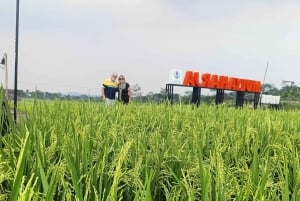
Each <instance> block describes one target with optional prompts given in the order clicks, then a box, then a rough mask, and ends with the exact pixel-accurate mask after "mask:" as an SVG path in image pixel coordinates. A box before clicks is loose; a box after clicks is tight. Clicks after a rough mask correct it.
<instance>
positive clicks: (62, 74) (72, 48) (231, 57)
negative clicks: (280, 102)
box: [0, 0, 300, 95]
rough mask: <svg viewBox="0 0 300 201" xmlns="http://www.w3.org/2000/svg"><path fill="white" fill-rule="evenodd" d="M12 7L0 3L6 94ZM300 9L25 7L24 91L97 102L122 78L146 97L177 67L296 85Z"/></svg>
mask: <svg viewBox="0 0 300 201" xmlns="http://www.w3.org/2000/svg"><path fill="white" fill-rule="evenodd" d="M15 7H16V2H15V1H14V0H0V10H1V11H0V57H1V58H2V55H3V53H4V52H7V54H8V68H9V88H13V87H14V59H15V57H14V55H15V53H14V51H15V12H16V11H15V10H16V8H15ZM299 10H300V1H296V0H295V1H288V0H285V1H281V0H251V1H250V0H249V1H246V0H226V1H224V0H219V1H213V0H211V1H208V0H206V1H204V0H42V1H41V0H20V26H19V29H20V31H19V69H18V80H19V82H18V88H20V89H23V90H26V89H29V90H30V91H33V90H35V89H39V90H42V91H50V92H62V93H67V92H79V93H85V94H88V93H90V94H92V95H99V94H100V87H101V85H102V82H103V80H104V79H105V78H107V77H109V76H110V75H111V73H113V72H117V73H119V74H124V75H125V77H126V78H127V81H128V82H129V83H130V84H131V85H134V84H139V85H140V86H141V88H142V91H143V94H147V93H148V92H149V91H152V92H159V91H160V90H161V88H164V87H165V84H166V83H167V82H168V79H169V70H170V69H173V68H175V69H182V70H184V71H185V70H192V71H197V72H200V73H205V72H209V73H214V74H219V75H227V76H232V77H241V78H247V79H253V80H261V81H263V77H264V73H265V69H266V64H267V62H269V68H268V73H267V76H266V80H265V82H266V83H273V84H275V85H276V86H277V87H279V88H280V87H281V85H280V83H281V81H282V80H291V81H294V82H295V83H296V84H298V85H300V80H299V74H300V68H299V67H300V37H299V36H300V12H299ZM1 58H0V59H1ZM0 70H1V69H0ZM1 75H4V72H3V73H1ZM1 80H2V82H4V76H1Z"/></svg>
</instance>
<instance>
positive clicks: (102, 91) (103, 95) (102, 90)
mask: <svg viewBox="0 0 300 201" xmlns="http://www.w3.org/2000/svg"><path fill="white" fill-rule="evenodd" d="M101 94H102V99H103V100H105V99H106V97H105V92H104V87H102V89H101Z"/></svg>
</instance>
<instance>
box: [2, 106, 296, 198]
mask: <svg viewBox="0 0 300 201" xmlns="http://www.w3.org/2000/svg"><path fill="white" fill-rule="evenodd" d="M22 107H23V110H24V111H26V113H27V116H26V118H24V119H20V120H19V123H18V124H17V125H16V127H15V126H13V127H12V130H11V133H10V134H8V135H6V136H4V137H2V138H1V141H2V142H3V146H2V147H0V158H1V160H0V195H1V197H0V198H1V199H2V200H8V199H10V200H89V201H92V200H155V201H160V200H294V201H296V200H299V199H300V194H299V188H300V183H299V182H300V172H299V165H300V162H299V150H300V137H299V136H300V135H299V134H300V124H299V123H298V112H297V111H289V112H286V111H272V110H250V109H248V108H244V109H233V108H230V107H226V106H218V107H216V106H204V105H202V106H200V107H199V108H194V107H192V106H189V105H181V104H175V105H173V106H170V105H167V104H136V103H131V104H129V105H127V106H124V105H122V104H116V105H115V106H113V107H107V106H105V105H102V104H99V103H93V102H81V101H79V102H78V101H77V102H76V101H61V100H56V101H39V100H35V101H33V102H26V104H23V105H22ZM287 117H288V118H287Z"/></svg>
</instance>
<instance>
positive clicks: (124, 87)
mask: <svg viewBox="0 0 300 201" xmlns="http://www.w3.org/2000/svg"><path fill="white" fill-rule="evenodd" d="M118 81H119V84H118V100H119V101H121V102H123V104H128V103H129V100H130V98H131V97H132V95H133V92H132V89H131V88H130V84H129V83H128V82H126V80H125V76H124V75H120V76H119V78H118Z"/></svg>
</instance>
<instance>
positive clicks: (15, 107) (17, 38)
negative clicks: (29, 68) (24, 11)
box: [14, 0, 20, 121]
mask: <svg viewBox="0 0 300 201" xmlns="http://www.w3.org/2000/svg"><path fill="white" fill-rule="evenodd" d="M19 5H20V0H17V2H16V41H15V42H16V44H15V45H16V46H15V88H14V120H15V121H17V100H18V53H19Z"/></svg>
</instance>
